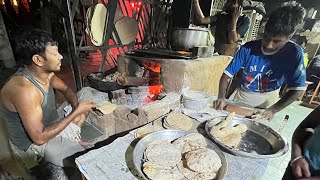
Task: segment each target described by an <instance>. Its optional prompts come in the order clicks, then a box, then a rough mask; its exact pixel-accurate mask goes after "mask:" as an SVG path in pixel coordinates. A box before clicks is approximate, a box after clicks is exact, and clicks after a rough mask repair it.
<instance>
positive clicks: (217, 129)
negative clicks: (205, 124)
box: [209, 112, 247, 148]
mask: <svg viewBox="0 0 320 180" xmlns="http://www.w3.org/2000/svg"><path fill="white" fill-rule="evenodd" d="M235 115H236V114H235V113H234V112H232V113H230V114H229V115H228V116H227V117H226V119H225V120H224V121H222V122H221V123H219V124H217V125H214V126H212V127H211V130H210V134H211V135H212V136H213V137H215V138H216V139H217V140H218V141H220V142H222V143H224V144H225V145H226V146H228V147H230V148H236V147H237V146H238V144H239V142H240V141H241V137H242V136H241V134H242V133H244V132H246V131H247V126H246V125H244V124H237V125H235V126H229V123H230V122H231V121H232V120H233V119H234V118H235ZM209 126H210V123H209Z"/></svg>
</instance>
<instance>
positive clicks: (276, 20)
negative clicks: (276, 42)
mask: <svg viewBox="0 0 320 180" xmlns="http://www.w3.org/2000/svg"><path fill="white" fill-rule="evenodd" d="M305 15H306V10H305V9H304V7H303V6H302V5H301V4H300V3H297V2H296V1H290V2H285V3H283V4H282V5H281V6H280V7H279V8H278V9H276V10H275V11H273V12H272V13H271V14H270V16H269V20H268V22H267V24H266V26H265V32H266V33H267V34H268V35H269V36H271V37H275V36H286V37H288V36H290V35H292V34H293V33H294V31H295V30H296V28H297V26H298V25H299V24H300V23H302V21H303V19H304V16H305Z"/></svg>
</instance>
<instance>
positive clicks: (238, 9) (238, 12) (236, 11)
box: [232, 6, 243, 20]
mask: <svg viewBox="0 0 320 180" xmlns="http://www.w3.org/2000/svg"><path fill="white" fill-rule="evenodd" d="M242 10H243V7H242V6H238V7H235V8H234V11H233V14H232V18H233V20H238V19H239V17H240V16H241V14H242Z"/></svg>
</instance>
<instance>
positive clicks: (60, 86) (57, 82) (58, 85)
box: [50, 75, 79, 110]
mask: <svg viewBox="0 0 320 180" xmlns="http://www.w3.org/2000/svg"><path fill="white" fill-rule="evenodd" d="M50 85H51V86H52V87H53V88H54V89H56V90H58V91H60V92H61V93H62V94H63V96H64V97H65V99H66V100H67V102H68V103H70V104H71V106H72V108H73V110H74V109H76V108H77V107H78V104H79V102H78V97H77V95H76V94H75V93H74V92H73V90H72V89H71V88H69V87H68V86H67V85H66V84H65V83H64V82H63V81H62V80H61V79H60V78H58V77H57V76H56V75H53V76H52V78H51V80H50Z"/></svg>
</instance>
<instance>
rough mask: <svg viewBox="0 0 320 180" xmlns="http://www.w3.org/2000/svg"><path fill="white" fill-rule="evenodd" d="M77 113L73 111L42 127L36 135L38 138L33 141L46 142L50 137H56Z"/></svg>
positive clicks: (39, 143) (36, 142)
mask: <svg viewBox="0 0 320 180" xmlns="http://www.w3.org/2000/svg"><path fill="white" fill-rule="evenodd" d="M78 115H79V113H77V112H75V111H73V112H72V113H70V114H69V115H68V116H66V117H65V118H63V119H61V120H59V121H58V122H56V123H53V124H51V125H50V126H47V127H45V128H44V129H43V131H42V132H41V134H40V135H39V136H38V137H39V139H33V140H34V143H35V144H37V145H41V144H44V143H46V142H48V141H49V140H50V139H52V138H54V137H56V136H57V135H58V134H60V133H61V132H62V131H63V130H64V129H65V128H66V127H67V126H68V125H69V124H70V123H71V122H72V121H73V120H74V119H75V118H76V117H77V116H78Z"/></svg>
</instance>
